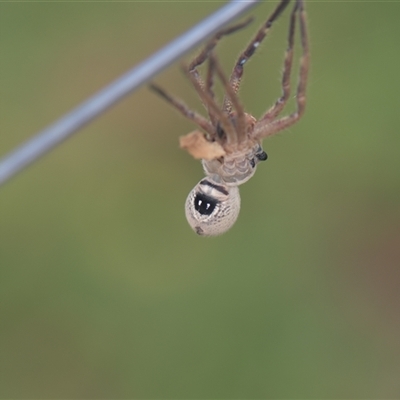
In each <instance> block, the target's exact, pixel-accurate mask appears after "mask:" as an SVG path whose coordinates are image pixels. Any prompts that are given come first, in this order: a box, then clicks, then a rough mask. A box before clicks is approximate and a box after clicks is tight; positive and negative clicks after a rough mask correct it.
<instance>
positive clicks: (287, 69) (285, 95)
mask: <svg viewBox="0 0 400 400" xmlns="http://www.w3.org/2000/svg"><path fill="white" fill-rule="evenodd" d="M296 8H297V7H296V6H295V7H293V11H292V13H291V15H290V24H289V35H288V47H287V49H286V53H285V60H284V62H283V72H282V83H281V84H282V95H281V97H279V99H278V100H276V102H275V104H274V105H273V106H272V107H271V108H270V109H269V110H268V111H266V112H265V113H264V115H263V116H262V117H261V118H260V121H268V122H269V121H272V120H273V119H275V118H276V117H277V116H278V115H279V114H280V112H281V111H282V110H283V108H284V107H285V105H286V103H287V101H288V100H289V96H290V75H291V73H292V64H293V46H294V33H295V28H296Z"/></svg>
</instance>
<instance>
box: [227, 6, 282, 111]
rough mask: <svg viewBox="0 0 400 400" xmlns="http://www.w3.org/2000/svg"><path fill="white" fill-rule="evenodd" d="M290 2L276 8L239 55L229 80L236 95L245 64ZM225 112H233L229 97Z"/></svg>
mask: <svg viewBox="0 0 400 400" xmlns="http://www.w3.org/2000/svg"><path fill="white" fill-rule="evenodd" d="M289 2H290V0H281V1H280V3H279V4H278V5H277V7H276V8H275V10H274V11H273V12H272V14H271V15H270V16H269V17H268V19H267V21H266V22H265V23H264V24H263V25H262V27H261V28H260V29H259V30H258V32H257V33H256V35H255V37H254V39H253V40H252V41H251V42H250V43H249V44H248V46H247V47H246V49H245V50H244V51H243V52H242V53H241V54H240V55H239V58H238V59H237V61H236V64H235V67H234V68H233V71H232V74H231V77H230V79H229V82H230V86H231V87H232V88H233V90H234V91H235V93H237V92H238V90H239V87H240V82H241V79H242V75H243V67H244V64H245V63H246V62H247V61H248V60H249V58H250V57H251V56H252V55H253V54H254V53H255V51H256V49H257V47H258V46H259V45H260V43H261V42H262V41H263V40H264V38H265V37H266V36H267V34H268V31H269V30H270V28H271V26H272V23H273V22H274V21H275V20H276V19H277V18H278V17H279V15H280V14H281V13H282V12H283V10H284V9H285V8H286V7H287V5H288V4H289ZM223 110H224V111H226V112H228V113H231V111H232V103H231V101H230V99H229V98H228V97H225V99H224V102H223Z"/></svg>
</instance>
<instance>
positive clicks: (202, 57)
mask: <svg viewBox="0 0 400 400" xmlns="http://www.w3.org/2000/svg"><path fill="white" fill-rule="evenodd" d="M253 19H254V18H253V17H250V18H247V19H246V20H245V21H243V22H241V23H239V24H236V25H233V26H231V27H228V28H226V29H223V30H220V31H218V32H217V33H216V34H215V35H214V36H213V37H212V38H211V39H210V40H209V41H208V42H207V44H206V45H205V47H204V49H203V50H202V51H201V52H200V54H198V55H197V57H195V58H194V59H193V60H192V62H191V63H190V64H189V65H188V67H187V69H188V71H189V74H190V75H192V77H193V79H195V80H196V81H197V82H198V84H199V86H200V87H201V88H202V89H203V90H206V91H207V92H208V93H209V95H210V96H211V97H214V92H213V90H212V87H213V79H212V71H211V70H210V68H208V71H207V78H206V82H205V83H204V82H203V80H202V78H201V76H200V74H199V72H198V70H197V68H198V67H199V66H200V65H202V64H203V63H204V62H205V61H206V60H207V58H208V57H209V55H210V53H211V52H212V51H213V49H214V48H215V46H216V45H217V44H218V42H219V41H220V40H221V38H222V37H223V36H225V35H230V34H231V33H234V32H236V31H238V30H239V29H243V28H245V27H246V26H247V25H248V24H250V23H251V22H252V21H253ZM203 105H204V107H205V108H206V110H207V112H208V115H209V117H210V120H211V122H212V123H213V124H214V125H215V124H216V118H215V115H214V114H213V113H212V112H210V109H209V107H208V105H207V104H204V103H203Z"/></svg>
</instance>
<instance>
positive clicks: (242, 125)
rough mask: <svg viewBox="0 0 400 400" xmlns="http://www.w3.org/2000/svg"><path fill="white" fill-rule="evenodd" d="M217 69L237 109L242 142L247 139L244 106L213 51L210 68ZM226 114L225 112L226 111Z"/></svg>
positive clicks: (238, 133) (237, 124) (238, 135)
mask: <svg viewBox="0 0 400 400" xmlns="http://www.w3.org/2000/svg"><path fill="white" fill-rule="evenodd" d="M211 69H215V70H216V72H217V75H218V78H219V79H220V81H221V82H222V85H223V86H224V88H225V91H226V96H227V97H229V100H230V101H231V103H232V105H233V107H234V109H235V111H236V132H237V140H238V141H239V142H242V141H244V140H245V139H246V116H245V113H244V109H243V106H242V105H241V104H240V102H239V99H238V96H237V94H236V92H235V91H234V90H233V88H232V87H231V85H230V84H229V81H228V79H227V77H226V76H225V74H224V72H223V70H222V68H221V64H220V63H219V62H218V59H217V58H216V57H215V55H214V54H213V53H211V54H210V70H211ZM224 114H225V113H224Z"/></svg>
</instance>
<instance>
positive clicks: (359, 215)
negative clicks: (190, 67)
mask: <svg viewBox="0 0 400 400" xmlns="http://www.w3.org/2000/svg"><path fill="white" fill-rule="evenodd" d="M217 6H218V4H216V3H197V2H184V3H179V2H178V3H166V2H165V3H162V2H161V3H111V2H110V3H2V4H0V50H1V56H0V93H1V95H0V99H1V103H0V131H1V135H0V149H1V154H5V153H6V152H7V151H9V150H11V149H12V148H13V147H14V146H15V145H17V144H19V143H20V142H21V141H23V140H24V139H26V138H28V137H29V136H30V135H32V134H33V133H34V132H36V131H38V130H39V129H41V128H42V127H44V126H45V125H46V124H48V123H49V122H51V121H53V120H55V119H56V118H57V117H59V116H60V115H61V114H63V113H64V112H66V111H68V110H69V109H71V108H72V107H73V106H75V105H76V104H77V103H79V102H80V101H82V100H83V99H85V98H86V97H88V96H89V95H91V94H92V93H94V92H95V91H96V90H98V89H99V88H101V87H102V86H103V85H105V84H107V83H108V82H110V81H111V80H112V79H114V78H115V77H117V76H118V75H120V74H121V73H123V72H124V71H126V70H127V69H128V68H129V67H130V66H131V65H133V64H135V63H137V62H139V61H140V60H142V59H144V58H145V57H146V56H148V55H150V54H151V53H152V52H153V51H155V50H156V49H158V48H159V47H161V46H162V45H163V44H165V43H167V42H168V41H169V40H171V39H172V38H173V37H175V36H177V35H178V34H179V33H181V32H183V31H184V30H186V29H187V28H189V27H190V26H191V25H193V24H194V23H195V22H197V21H198V20H200V19H201V18H203V17H204V16H206V15H208V14H209V13H210V12H211V11H213V10H214V9H215V8H216V7H217ZM272 6H273V5H272V4H271V3H270V2H267V3H264V4H262V5H261V6H259V7H258V8H256V9H255V11H254V12H253V14H255V15H256V17H257V22H256V23H255V24H253V26H252V27H249V28H247V29H246V30H245V31H243V32H240V33H238V34H237V35H235V36H232V37H230V38H227V39H226V41H224V43H221V48H220V50H221V52H220V54H221V55H220V57H221V59H222V62H223V64H224V66H225V68H230V67H231V65H232V63H233V59H234V57H235V56H236V55H237V54H238V53H239V51H240V50H241V49H242V47H243V45H244V44H245V43H246V40H247V39H248V38H249V37H250V36H251V34H252V32H254V30H255V29H256V24H259V23H261V21H262V20H263V19H265V18H266V16H267V15H268V13H269V12H270V10H271V8H272ZM307 7H308V13H309V20H310V23H309V24H310V39H311V50H312V67H311V74H310V84H309V90H308V100H309V102H308V108H307V112H306V115H305V117H304V119H303V120H302V121H301V123H299V124H298V125H296V126H294V127H293V128H291V129H290V130H288V131H287V132H285V133H284V134H282V135H280V136H278V137H276V138H273V139H271V140H269V141H267V142H265V148H266V151H267V152H268V154H269V156H270V157H269V160H268V162H267V163H266V164H263V165H260V167H259V169H258V172H257V174H256V176H255V177H254V178H253V179H252V180H251V181H250V182H249V183H247V184H246V185H244V186H243V188H242V190H241V192H242V213H241V216H240V218H239V221H238V222H237V224H236V225H235V227H234V228H233V229H232V230H231V231H230V232H229V233H227V234H226V235H224V236H221V237H219V238H214V239H204V238H199V237H197V236H196V235H195V234H194V233H192V232H191V231H190V229H189V227H188V226H187V224H186V221H185V219H184V214H183V203H184V200H185V197H186V195H187V193H188V191H189V190H190V189H191V187H192V186H193V185H194V184H195V183H196V182H197V180H198V179H200V177H201V176H202V172H201V167H200V164H199V163H196V162H195V161H193V160H192V159H190V157H189V156H188V155H187V154H185V153H184V152H182V151H180V150H179V149H178V146H177V138H178V136H179V135H182V134H184V133H186V132H189V131H190V130H191V129H193V126H192V125H191V124H190V123H189V122H187V121H185V120H183V119H182V118H181V117H179V116H178V115H177V114H176V113H175V112H174V111H173V110H171V109H170V108H169V107H168V105H167V104H164V103H163V102H162V101H161V100H160V99H158V98H157V97H155V96H154V95H153V94H152V93H149V92H148V91H147V90H146V89H145V88H143V89H141V90H139V91H138V92H136V93H135V94H134V95H133V96H131V97H129V98H127V99H125V100H124V101H123V102H121V103H120V104H118V105H117V106H115V107H114V108H113V109H112V110H111V111H109V112H107V113H106V114H105V115H103V116H102V117H101V118H99V119H98V120H96V121H95V122H94V123H92V124H91V125H89V126H87V127H86V128H85V129H84V130H82V131H81V132H80V133H79V134H77V135H76V137H75V138H73V139H71V140H69V141H68V142H66V143H64V144H63V145H62V146H61V147H59V148H57V149H56V150H54V151H53V152H52V153H51V154H49V155H48V156H46V157H45V158H44V159H42V160H41V161H40V162H38V163H37V164H35V165H34V166H32V167H30V168H29V169H28V170H27V171H25V172H24V173H22V174H21V175H20V176H18V177H17V178H16V179H15V180H13V181H11V182H10V183H9V184H7V185H6V186H5V187H3V188H2V190H1V193H0V209H1V211H0V271H1V272H0V277H1V278H0V304H1V315H0V319H1V329H0V395H1V397H10V398H17V397H29V398H33V397H41V398H45V397H52V398H55V397H58V398H61V397H62V398H74V397H75V398H78V397H79V398H85V397H87V398H89V397H91V398H108V397H114V398H122V397H124V398H129V397H137V398H156V397H158V398H165V397H175V398H207V397H213V398H222V397H224V398H228V397H231V398H233V397H235V398H239V397H242V398H255V397H257V398H267V397H270V398H271V397H280V398H283V397H292V398H299V397H336V398H339V397H342V398H345V397H346V398H355V397H368V398H374V397H375V398H378V397H379V398H393V397H397V396H398V394H399V393H400V385H399V380H398V377H399V375H400V365H399V362H398V360H399V359H400V345H399V341H398V338H399V335H400V319H399V314H398V309H399V306H400V295H399V293H400V292H399V290H398V287H399V285H400V273H399V265H400V185H399V171H400V157H399V156H398V152H399V147H400V135H399V133H398V129H399V126H400V114H399V112H398V107H397V103H398V99H397V98H398V88H399V78H398V72H397V68H398V65H399V61H400V55H399V52H398V37H399V34H400V28H399V25H398V21H397V15H398V13H399V11H400V9H399V7H400V5H399V4H396V3H365V4H361V3H357V2H355V3H354V2H353V3H351V2H350V3H342V2H341V3H331V2H317V3H315V2H310V3H309V4H308V5H307ZM287 17H288V13H286V15H285V16H284V18H282V19H281V20H280V21H279V23H278V24H277V26H276V27H274V29H273V32H272V35H271V37H270V38H269V39H268V41H267V43H265V44H264V45H263V46H262V48H261V49H260V50H261V51H260V52H259V53H257V55H256V56H255V57H254V59H252V61H251V63H250V64H249V65H248V68H247V69H246V77H245V79H244V85H243V90H242V91H241V98H242V101H243V103H244V104H245V105H246V109H247V110H248V111H249V112H252V113H254V114H255V115H260V114H261V113H262V112H263V111H264V110H265V109H266V108H267V107H268V106H269V105H270V104H271V102H272V101H273V100H274V99H275V98H276V97H277V96H278V94H279V79H280V71H281V65H282V60H283V53H284V48H285V46H286V44H285V40H286V29H287V22H288V18H287ZM295 77H296V76H294V82H293V86H295ZM157 81H158V82H160V83H161V84H163V85H164V86H166V87H168V89H169V90H170V91H172V92H174V93H177V94H178V95H179V96H180V97H183V98H185V99H187V100H188V102H189V103H190V104H191V105H193V107H195V106H198V102H197V101H196V100H195V96H194V94H193V91H192V90H191V88H190V87H189V85H188V83H187V82H186V80H185V79H184V78H183V77H182V76H181V74H180V73H179V68H178V66H173V67H171V68H170V69H169V70H168V71H165V73H163V74H162V75H161V76H160V77H158V78H157ZM290 107H292V108H293V104H292V105H291V106H290ZM290 107H289V108H290Z"/></svg>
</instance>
